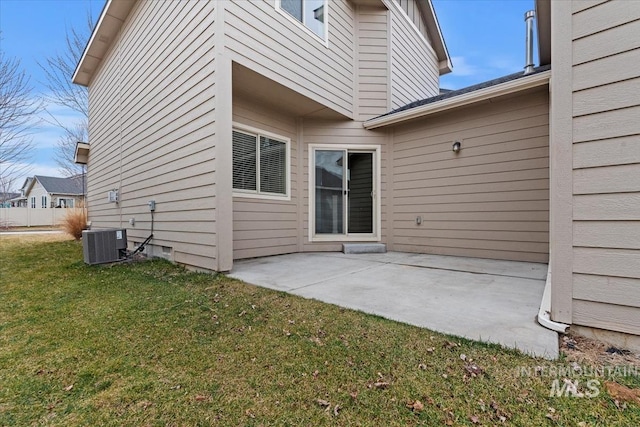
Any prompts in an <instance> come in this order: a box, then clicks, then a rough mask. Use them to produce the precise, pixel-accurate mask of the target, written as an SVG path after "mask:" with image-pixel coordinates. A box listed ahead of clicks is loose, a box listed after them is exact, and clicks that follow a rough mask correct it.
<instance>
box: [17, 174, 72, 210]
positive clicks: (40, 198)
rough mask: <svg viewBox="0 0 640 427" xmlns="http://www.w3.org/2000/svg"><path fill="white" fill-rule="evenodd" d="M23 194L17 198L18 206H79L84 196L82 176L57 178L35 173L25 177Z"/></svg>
mask: <svg viewBox="0 0 640 427" xmlns="http://www.w3.org/2000/svg"><path fill="white" fill-rule="evenodd" d="M20 191H21V193H22V194H24V196H21V197H19V198H18V200H17V202H18V203H20V206H22V205H23V203H24V202H23V200H24V201H25V202H26V203H25V204H24V205H25V206H26V207H27V208H30V209H50V208H74V207H80V206H81V204H82V201H83V198H84V190H83V179H82V176H74V177H70V178H58V177H52V176H41V175H35V176H34V177H30V178H27V179H26V180H25V183H24V185H23V186H22V188H21V190H20Z"/></svg>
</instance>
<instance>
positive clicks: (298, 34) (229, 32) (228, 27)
mask: <svg viewBox="0 0 640 427" xmlns="http://www.w3.org/2000/svg"><path fill="white" fill-rule="evenodd" d="M225 9H226V10H225V34H226V37H225V41H226V49H227V52H228V54H229V56H230V57H231V58H232V59H233V60H234V61H237V62H239V63H240V64H242V65H243V66H245V67H247V68H249V69H252V70H254V71H256V72H258V73H260V74H263V75H265V76H267V77H268V78H270V79H271V80H274V81H276V82H278V83H280V84H282V85H284V86H287V87H289V88H291V89H293V90H295V91H297V92H299V93H301V94H303V95H305V96H307V97H309V98H311V99H314V100H317V101H318V102H320V103H322V104H324V105H326V106H328V107H330V108H332V109H334V110H336V111H338V112H340V113H342V114H345V115H346V116H349V117H352V115H353V99H354V89H353V82H354V77H353V76H354V65H353V56H354V49H353V34H354V11H353V7H352V5H351V4H350V3H349V2H347V1H346V0H339V1H331V2H329V21H328V22H329V47H328V48H327V47H325V46H324V44H323V43H322V42H321V41H320V40H318V39H317V38H316V37H313V36H312V35H310V34H308V33H307V32H306V31H305V30H304V29H303V28H300V27H299V26H298V25H296V24H295V23H294V22H291V20H289V19H287V17H286V16H285V15H283V13H284V12H283V13H280V12H279V11H277V10H276V8H275V6H274V2H271V1H269V2H267V1H251V2H250V1H233V2H226V3H225ZM265 22H268V23H269V24H268V25H265ZM283 40H286V43H283V42H282V41H283Z"/></svg>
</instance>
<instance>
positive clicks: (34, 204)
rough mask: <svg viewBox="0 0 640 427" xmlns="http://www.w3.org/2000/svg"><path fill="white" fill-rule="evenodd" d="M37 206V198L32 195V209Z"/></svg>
mask: <svg viewBox="0 0 640 427" xmlns="http://www.w3.org/2000/svg"><path fill="white" fill-rule="evenodd" d="M35 208H36V198H35V197H32V198H31V209H35Z"/></svg>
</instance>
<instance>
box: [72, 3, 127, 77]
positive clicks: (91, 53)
mask: <svg viewBox="0 0 640 427" xmlns="http://www.w3.org/2000/svg"><path fill="white" fill-rule="evenodd" d="M136 1H137V0H107V2H106V4H105V5H104V8H103V9H102V13H101V14H100V18H99V19H98V23H97V24H96V27H95V28H94V29H93V33H91V38H89V42H88V43H87V46H86V47H85V48H84V52H82V57H81V58H80V61H79V62H78V65H77V66H76V69H75V71H74V73H73V77H72V78H71V81H72V82H73V83H75V84H78V85H81V86H88V85H89V83H90V82H91V79H92V78H93V75H94V73H95V71H96V70H97V69H98V66H99V65H100V62H101V61H102V59H103V58H104V56H105V55H106V53H107V52H108V51H109V48H110V47H111V44H112V43H113V40H114V39H115V37H116V35H117V34H118V32H119V31H120V28H121V27H122V25H123V24H124V21H125V20H126V18H127V16H128V15H129V12H131V9H132V8H133V5H134V4H135V2H136Z"/></svg>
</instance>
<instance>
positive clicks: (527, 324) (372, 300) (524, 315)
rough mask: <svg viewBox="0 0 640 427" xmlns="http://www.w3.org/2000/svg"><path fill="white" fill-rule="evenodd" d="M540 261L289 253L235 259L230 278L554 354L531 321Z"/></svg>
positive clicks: (552, 339)
mask: <svg viewBox="0 0 640 427" xmlns="http://www.w3.org/2000/svg"><path fill="white" fill-rule="evenodd" d="M546 271H547V266H546V265H545V264H535V263H524V262H512V261H494V260H485V259H475V258H459V257H450V256H439V255H423V254H407V253H401V252H388V253H386V254H357V255H355V254H342V253H297V254H290V255H280V256H273V257H265V258H256V259H251V260H242V261H236V262H235V263H234V269H233V271H232V272H231V273H230V274H229V276H231V277H235V278H237V279H240V280H243V281H245V282H248V283H252V284H255V285H258V286H263V287H267V288H271V289H277V290H281V291H287V292H290V293H292V294H295V295H300V296H303V297H305V298H314V299H317V300H320V301H324V302H327V303H331V304H336V305H339V306H342V307H347V308H351V309H355V310H360V311H363V312H366V313H371V314H376V315H379V316H383V317H386V318H388V319H392V320H396V321H400V322H404V323H409V324H412V325H416V326H420V327H425V328H428V329H431V330H434V331H438V332H444V333H447V334H452V335H457V336H461V337H465V338H470V339H474V340H479V341H486V342H492V343H497V344H501V345H503V346H505V347H510V348H517V349H519V350H521V351H523V352H525V353H528V354H531V355H533V356H541V357H546V358H556V357H558V336H557V334H556V333H555V332H553V331H550V330H548V329H545V328H543V327H542V326H540V325H538V323H537V322H536V320H535V318H536V315H537V313H538V308H539V305H540V300H541V298H542V293H543V290H544V284H545V277H546Z"/></svg>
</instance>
